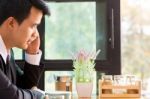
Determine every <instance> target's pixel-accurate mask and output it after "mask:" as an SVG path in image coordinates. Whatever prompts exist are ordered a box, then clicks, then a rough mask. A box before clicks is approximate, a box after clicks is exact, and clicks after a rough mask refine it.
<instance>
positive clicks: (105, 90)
mask: <svg viewBox="0 0 150 99" xmlns="http://www.w3.org/2000/svg"><path fill="white" fill-rule="evenodd" d="M140 97H141V82H140V81H138V82H136V84H134V85H113V83H112V84H111V83H109V84H105V83H104V82H103V81H102V80H99V98H100V99H140Z"/></svg>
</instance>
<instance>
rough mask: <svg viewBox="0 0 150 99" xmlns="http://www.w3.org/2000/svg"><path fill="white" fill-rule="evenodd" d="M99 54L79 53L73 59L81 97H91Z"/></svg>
mask: <svg viewBox="0 0 150 99" xmlns="http://www.w3.org/2000/svg"><path fill="white" fill-rule="evenodd" d="M99 52H100V50H98V51H97V52H88V51H85V50H80V51H78V52H77V53H76V54H75V55H74V58H73V67H74V69H73V71H74V76H75V81H76V89H77V93H78V96H79V97H91V94H92V89H93V76H94V75H93V74H94V71H95V59H96V56H97V55H98V54H99Z"/></svg>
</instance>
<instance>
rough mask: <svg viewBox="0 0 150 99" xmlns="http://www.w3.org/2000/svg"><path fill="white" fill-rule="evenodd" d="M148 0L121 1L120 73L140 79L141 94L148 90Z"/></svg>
mask: <svg viewBox="0 0 150 99" xmlns="http://www.w3.org/2000/svg"><path fill="white" fill-rule="evenodd" d="M149 4H150V1H149V0H122V1H121V24H122V25H121V26H122V27H121V30H122V35H121V43H122V47H121V49H122V73H123V74H134V75H137V76H139V77H140V78H141V79H142V82H143V83H142V84H143V85H142V94H143V96H145V98H144V99H149V98H150V97H149V94H150V93H149V92H150V74H149V70H150V66H149V64H150V61H149V59H150V43H149V42H150V18H149V16H150V10H149V9H150V6H149Z"/></svg>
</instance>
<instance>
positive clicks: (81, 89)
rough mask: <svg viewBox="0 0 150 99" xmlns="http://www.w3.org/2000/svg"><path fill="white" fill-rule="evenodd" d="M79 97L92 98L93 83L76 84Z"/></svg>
mask: <svg viewBox="0 0 150 99" xmlns="http://www.w3.org/2000/svg"><path fill="white" fill-rule="evenodd" d="M76 90H77V93H78V97H91V95H92V90H93V83H91V82H90V83H76Z"/></svg>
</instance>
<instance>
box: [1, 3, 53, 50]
mask: <svg viewBox="0 0 150 99" xmlns="http://www.w3.org/2000/svg"><path fill="white" fill-rule="evenodd" d="M45 14H46V15H49V14H50V13H49V10H48V8H47V6H46V5H45V3H44V2H43V1H42V0H0V35H1V36H2V38H3V40H4V43H5V45H6V48H7V49H10V48H12V47H18V48H22V49H27V48H28V46H29V45H30V44H31V43H32V42H33V41H34V40H35V39H36V38H37V37H38V35H39V33H38V30H37V26H38V25H39V24H40V22H41V19H42V17H43V15H45Z"/></svg>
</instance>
